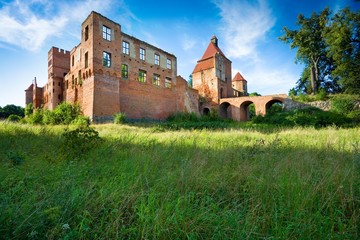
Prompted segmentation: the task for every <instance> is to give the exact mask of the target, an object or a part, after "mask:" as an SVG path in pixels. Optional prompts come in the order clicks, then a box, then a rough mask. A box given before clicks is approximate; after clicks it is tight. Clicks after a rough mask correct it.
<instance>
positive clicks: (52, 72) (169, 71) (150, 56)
mask: <svg viewBox="0 0 360 240" xmlns="http://www.w3.org/2000/svg"><path fill="white" fill-rule="evenodd" d="M81 29H82V31H81V42H80V43H79V45H77V46H76V47H74V48H73V49H72V50H71V51H70V52H68V51H65V50H61V49H58V48H55V47H53V48H51V49H50V51H49V53H48V63H49V65H48V73H49V75H48V83H47V84H46V85H45V86H44V87H42V88H39V87H37V84H36V82H34V83H33V84H32V87H29V88H28V89H27V90H26V103H27V104H28V103H29V102H31V95H32V96H33V98H32V102H33V104H34V107H41V106H43V107H45V108H47V109H50V110H52V109H54V108H55V107H56V106H57V105H58V104H59V103H60V102H63V101H66V102H69V103H78V104H80V106H81V108H82V111H83V113H84V115H85V116H89V117H90V119H92V120H93V121H107V120H111V119H112V117H113V115H114V114H115V113H118V112H123V113H125V114H126V115H127V117H128V118H131V119H144V118H145V119H165V118H167V117H168V116H169V115H170V114H172V113H176V112H196V113H197V112H198V101H197V99H198V93H197V91H196V90H194V89H191V88H190V87H188V85H187V82H186V81H185V80H184V79H183V78H182V77H180V76H177V59H176V57H175V56H174V55H173V54H171V53H168V52H166V51H164V50H162V49H160V48H157V47H155V46H152V45H150V44H148V43H146V42H144V41H141V40H139V39H137V38H134V37H132V36H130V35H128V34H126V33H123V32H122V31H121V26H120V25H119V24H118V23H116V22H113V21H111V20H110V19H108V18H106V17H104V16H102V15H100V14H99V13H96V12H91V13H90V15H89V16H88V17H87V19H86V20H85V21H84V22H83V23H82V26H81ZM31 90H32V91H31Z"/></svg>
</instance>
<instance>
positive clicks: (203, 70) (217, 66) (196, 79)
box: [192, 36, 234, 107]
mask: <svg viewBox="0 0 360 240" xmlns="http://www.w3.org/2000/svg"><path fill="white" fill-rule="evenodd" d="M192 80H193V88H194V89H196V90H198V91H199V95H200V96H201V97H203V98H205V100H206V102H207V103H208V104H209V105H210V106H209V107H211V106H215V105H217V104H218V103H219V99H220V98H227V97H233V96H234V93H233V91H234V90H233V88H232V82H231V61H230V60H229V59H228V58H227V57H226V56H225V55H224V53H223V52H222V51H221V49H220V48H219V46H218V39H217V38H216V36H213V37H212V38H211V41H210V43H209V45H208V47H207V49H206V51H205V52H204V55H203V56H202V58H201V59H200V60H199V61H197V64H196V66H195V68H194V71H193V72H192Z"/></svg>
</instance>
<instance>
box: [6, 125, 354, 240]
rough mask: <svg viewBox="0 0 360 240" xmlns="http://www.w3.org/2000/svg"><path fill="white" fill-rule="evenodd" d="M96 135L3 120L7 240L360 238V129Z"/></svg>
mask: <svg viewBox="0 0 360 240" xmlns="http://www.w3.org/2000/svg"><path fill="white" fill-rule="evenodd" d="M94 128H95V129H96V130H97V131H98V132H99V135H100V137H101V139H102V140H101V141H96V142H95V143H94V144H93V145H91V146H90V147H89V148H84V147H83V143H81V142H75V143H74V144H72V145H71V144H68V143H66V141H69V139H67V138H65V137H64V135H63V132H64V129H65V127H63V126H52V127H51V126H31V125H20V124H19V125H17V124H10V123H5V122H0V180H1V182H0V238H1V239H359V238H360V128H352V129H337V128H335V127H330V128H323V129H320V130H315V129H312V128H293V129H278V130H276V131H275V130H272V131H268V132H267V131H257V130H256V129H255V130H246V129H236V130H234V129H233V130H232V129H228V130H216V131H215V130H213V131H210V130H181V131H173V132H172V131H157V128H156V127H151V126H147V127H140V126H130V125H114V124H107V125H95V126H94ZM70 140H71V139H70ZM71 143H72V142H71ZM84 144H86V143H84Z"/></svg>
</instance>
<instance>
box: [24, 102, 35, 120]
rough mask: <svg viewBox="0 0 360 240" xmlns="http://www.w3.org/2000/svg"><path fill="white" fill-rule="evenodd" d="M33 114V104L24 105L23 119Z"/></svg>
mask: <svg viewBox="0 0 360 240" xmlns="http://www.w3.org/2000/svg"><path fill="white" fill-rule="evenodd" d="M33 112H34V105H33V103H29V104H28V105H26V107H25V110H24V113H25V117H28V116H30V115H31V114H33Z"/></svg>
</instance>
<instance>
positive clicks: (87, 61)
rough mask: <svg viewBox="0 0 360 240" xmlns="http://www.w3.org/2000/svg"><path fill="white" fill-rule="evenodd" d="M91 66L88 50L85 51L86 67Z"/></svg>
mask: <svg viewBox="0 0 360 240" xmlns="http://www.w3.org/2000/svg"><path fill="white" fill-rule="evenodd" d="M88 66H89V54H88V52H86V53H85V68H87V67H88Z"/></svg>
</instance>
